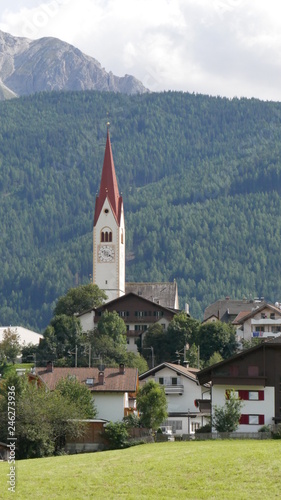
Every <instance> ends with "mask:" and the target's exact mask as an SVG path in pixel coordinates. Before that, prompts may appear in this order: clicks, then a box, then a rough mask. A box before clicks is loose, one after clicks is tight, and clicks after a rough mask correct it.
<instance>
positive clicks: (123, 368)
mask: <svg viewBox="0 0 281 500" xmlns="http://www.w3.org/2000/svg"><path fill="white" fill-rule="evenodd" d="M119 373H120V375H124V373H125V365H124V363H120V365H119Z"/></svg>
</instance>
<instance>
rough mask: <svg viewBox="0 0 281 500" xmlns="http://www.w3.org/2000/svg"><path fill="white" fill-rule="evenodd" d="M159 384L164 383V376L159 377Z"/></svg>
mask: <svg viewBox="0 0 281 500" xmlns="http://www.w3.org/2000/svg"><path fill="white" fill-rule="evenodd" d="M159 384H160V385H163V384H164V378H163V377H159Z"/></svg>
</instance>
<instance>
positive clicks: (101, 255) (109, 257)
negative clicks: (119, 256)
mask: <svg viewBox="0 0 281 500" xmlns="http://www.w3.org/2000/svg"><path fill="white" fill-rule="evenodd" d="M114 257H115V252H114V246H113V245H111V246H110V245H100V246H99V249H98V259H99V261H100V262H114Z"/></svg>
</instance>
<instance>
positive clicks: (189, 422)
mask: <svg viewBox="0 0 281 500" xmlns="http://www.w3.org/2000/svg"><path fill="white" fill-rule="evenodd" d="M197 371H198V370H197V369H196V368H185V367H184V366H181V365H177V364H173V363H161V364H160V365H158V366H156V367H155V368H153V369H151V370H149V371H147V372H145V373H143V374H142V375H140V385H142V384H144V383H145V382H147V381H148V380H151V379H152V380H154V381H155V382H157V383H158V384H160V385H162V386H163V387H164V390H165V394H166V397H167V403H168V418H167V420H166V421H165V422H163V426H167V427H172V431H173V434H175V435H182V434H194V433H195V430H196V429H199V428H200V427H202V426H203V425H205V424H206V423H208V422H209V420H208V416H209V415H210V412H209V410H207V411H205V412H204V411H200V410H199V408H198V404H197V400H203V399H204V400H206V401H209V400H210V388H209V386H208V385H203V386H200V384H199V381H198V379H197V376H196V373H197Z"/></svg>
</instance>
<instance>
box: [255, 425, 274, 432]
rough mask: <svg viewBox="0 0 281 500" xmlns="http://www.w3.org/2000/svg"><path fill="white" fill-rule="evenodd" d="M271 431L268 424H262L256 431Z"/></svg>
mask: <svg viewBox="0 0 281 500" xmlns="http://www.w3.org/2000/svg"><path fill="white" fill-rule="evenodd" d="M270 431H271V428H270V425H263V426H262V427H261V428H260V429H259V430H258V432H270Z"/></svg>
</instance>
